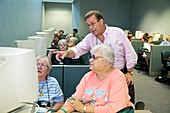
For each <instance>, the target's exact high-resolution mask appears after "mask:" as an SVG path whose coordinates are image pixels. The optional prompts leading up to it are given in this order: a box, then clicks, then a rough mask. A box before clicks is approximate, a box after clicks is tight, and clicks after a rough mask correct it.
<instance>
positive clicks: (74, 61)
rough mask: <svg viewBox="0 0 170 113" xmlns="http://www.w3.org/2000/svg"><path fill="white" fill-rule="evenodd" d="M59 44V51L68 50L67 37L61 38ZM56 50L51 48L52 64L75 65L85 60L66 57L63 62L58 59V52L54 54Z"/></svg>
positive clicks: (49, 55)
mask: <svg viewBox="0 0 170 113" xmlns="http://www.w3.org/2000/svg"><path fill="white" fill-rule="evenodd" d="M58 45H59V51H66V50H67V49H68V44H67V41H66V40H65V39H61V40H60V41H59V42H58ZM53 52H54V50H51V51H50V52H49V54H48V57H49V58H51V62H52V65H60V64H62V65H63V64H65V65H75V64H83V61H82V60H81V59H72V58H68V57H65V58H64V59H62V61H61V62H59V61H57V60H56V54H53Z"/></svg>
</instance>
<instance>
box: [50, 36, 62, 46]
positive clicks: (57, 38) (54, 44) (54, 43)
mask: <svg viewBox="0 0 170 113" xmlns="http://www.w3.org/2000/svg"><path fill="white" fill-rule="evenodd" d="M59 40H60V37H59V36H58V35H55V37H54V39H53V43H51V47H50V48H49V49H59V46H58V42H59Z"/></svg>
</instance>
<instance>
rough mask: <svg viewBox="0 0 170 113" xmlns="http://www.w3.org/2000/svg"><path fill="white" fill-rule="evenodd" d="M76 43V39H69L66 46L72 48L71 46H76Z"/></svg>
mask: <svg viewBox="0 0 170 113" xmlns="http://www.w3.org/2000/svg"><path fill="white" fill-rule="evenodd" d="M77 43H78V40H77V38H76V37H71V38H70V40H69V43H68V46H69V47H73V46H76V45H77Z"/></svg>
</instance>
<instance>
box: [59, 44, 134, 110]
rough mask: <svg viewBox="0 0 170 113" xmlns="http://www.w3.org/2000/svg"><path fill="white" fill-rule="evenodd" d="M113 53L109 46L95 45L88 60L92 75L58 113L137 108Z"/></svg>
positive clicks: (83, 79)
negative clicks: (131, 99)
mask: <svg viewBox="0 0 170 113" xmlns="http://www.w3.org/2000/svg"><path fill="white" fill-rule="evenodd" d="M114 58H115V57H114V52H113V49H112V48H111V47H110V46H107V45H104V44H101V45H96V46H95V47H94V48H93V49H92V50H91V58H90V59H89V62H90V65H89V68H90V70H91V71H90V72H88V73H86V74H85V75H84V76H83V78H82V79H81V81H80V83H79V84H78V86H77V87H76V92H75V93H74V94H73V95H72V97H70V98H68V99H67V100H66V102H65V104H64V105H63V106H62V107H61V108H60V109H59V110H58V111H57V112H56V113H70V112H72V111H74V110H76V111H78V112H81V113H116V112H118V111H119V110H121V109H123V108H125V107H128V106H134V105H133V104H132V103H131V102H130V96H129V95H128V87H127V83H126V78H125V76H124V74H123V73H122V72H121V71H120V70H119V69H117V68H115V67H114Z"/></svg>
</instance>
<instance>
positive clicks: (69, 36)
mask: <svg viewBox="0 0 170 113" xmlns="http://www.w3.org/2000/svg"><path fill="white" fill-rule="evenodd" d="M71 37H72V34H68V35H67V36H66V41H67V43H69V41H70V38H71Z"/></svg>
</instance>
